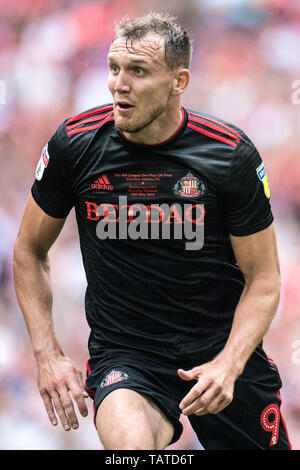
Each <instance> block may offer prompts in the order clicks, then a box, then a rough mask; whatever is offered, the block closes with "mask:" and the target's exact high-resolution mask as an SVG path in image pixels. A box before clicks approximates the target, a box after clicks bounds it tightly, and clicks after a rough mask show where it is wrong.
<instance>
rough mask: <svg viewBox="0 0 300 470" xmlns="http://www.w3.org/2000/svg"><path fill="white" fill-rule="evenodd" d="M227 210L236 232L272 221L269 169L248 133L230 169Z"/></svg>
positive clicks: (245, 232)
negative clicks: (266, 167)
mask: <svg viewBox="0 0 300 470" xmlns="http://www.w3.org/2000/svg"><path fill="white" fill-rule="evenodd" d="M225 214H226V215H225V217H226V224H227V228H228V231H229V233H230V234H232V235H235V236H245V235H251V234H253V233H256V232H259V231H260V230H263V229H265V228H267V227H268V226H269V225H270V224H271V223H272V222H273V214H272V210H271V205H270V189H269V185H268V180H267V174H266V169H265V166H264V163H263V161H262V158H261V156H260V154H259V152H258V151H257V149H256V147H255V146H254V144H253V143H252V142H251V140H250V139H249V138H248V137H247V136H244V137H243V138H242V139H241V141H240V143H239V145H238V146H237V148H236V151H235V154H234V156H233V160H232V163H231V167H230V170H229V175H228V180H227V186H226V192H225Z"/></svg>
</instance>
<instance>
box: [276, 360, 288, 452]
mask: <svg viewBox="0 0 300 470" xmlns="http://www.w3.org/2000/svg"><path fill="white" fill-rule="evenodd" d="M274 364H275V363H274ZM275 365H276V364H275ZM276 367H277V366H276ZM276 395H277V397H278V398H279V400H280V402H282V399H281V395H280V390H278V391H277V392H276ZM280 416H281V421H282V424H283V427H284V430H285V433H286V437H287V440H288V443H289V446H290V449H292V444H291V441H290V438H289V434H288V430H287V427H286V424H285V420H284V417H283V416H282V412H281V410H280Z"/></svg>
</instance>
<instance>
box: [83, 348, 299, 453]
mask: <svg viewBox="0 0 300 470" xmlns="http://www.w3.org/2000/svg"><path fill="white" fill-rule="evenodd" d="M199 361H200V360H199V358H198V359H197V357H196V355H194V357H193V359H192V358H191V359H188V358H186V359H185V362H183V363H180V364H178V363H176V364H175V363H173V362H172V361H170V363H164V362H162V360H161V359H159V360H158V359H155V358H152V357H151V358H150V357H146V356H141V354H140V353H136V355H135V354H134V353H133V352H132V351H129V350H128V351H127V350H115V349H113V350H112V349H111V350H108V349H106V350H101V349H100V348H99V350H97V352H93V354H92V355H91V357H90V359H89V360H88V361H87V378H86V384H85V387H86V390H87V391H88V393H89V395H90V397H91V398H92V399H93V400H94V418H95V416H96V413H97V410H98V407H99V405H100V403H101V402H102V400H103V399H104V398H105V397H106V395H108V394H109V393H110V392H112V391H113V390H116V389H117V388H128V389H131V390H134V391H136V392H139V393H141V394H143V395H146V396H147V397H149V398H150V399H151V400H152V401H153V402H154V403H155V404H156V405H157V406H158V407H159V408H160V410H161V411H162V412H163V413H164V414H165V416H166V417H167V418H168V419H169V421H170V422H171V423H172V424H173V426H174V435H173V439H172V441H171V442H170V444H172V443H174V442H176V441H177V440H178V439H179V438H180V436H181V433H182V430H183V427H182V424H181V422H180V421H179V418H180V413H181V411H180V409H179V403H180V401H181V400H182V399H183V397H184V396H185V395H186V394H187V393H188V392H189V390H190V389H191V388H192V386H193V385H194V384H195V383H196V382H195V381H191V382H187V381H184V380H182V379H180V378H179V376H178V374H177V370H178V368H183V369H185V370H188V369H190V368H192V367H195V366H197V365H200V364H201V362H199ZM202 363H203V361H202ZM281 385H282V384H281V379H280V376H279V373H278V370H277V367H276V365H275V364H274V362H273V361H272V360H270V359H269V358H268V357H267V356H266V354H265V352H264V350H263V349H262V348H261V347H258V348H257V349H256V350H255V351H254V353H253V354H252V356H251V357H250V359H249V361H248V362H247V365H246V367H245V369H244V372H243V374H242V375H241V376H240V377H239V378H238V379H237V381H236V383H235V390H234V398H233V400H232V402H231V403H230V404H229V405H228V406H227V407H226V408H224V410H223V411H221V412H220V413H218V414H206V415H203V416H196V415H191V416H189V417H188V418H189V420H190V423H191V425H192V428H193V430H194V431H195V433H196V434H197V437H198V439H199V441H200V443H201V445H202V446H203V448H204V449H206V450H246V449H249V450H250V449H253V450H255V449H256V450H273V449H274V450H276V449H280V450H290V449H291V444H290V442H289V438H288V434H287V430H286V426H285V423H284V420H283V417H282V414H281V411H280V407H281V397H280V391H279V390H280V388H281Z"/></svg>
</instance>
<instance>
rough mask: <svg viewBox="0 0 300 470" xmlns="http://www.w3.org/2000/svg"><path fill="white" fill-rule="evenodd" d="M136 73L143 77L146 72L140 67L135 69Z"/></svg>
mask: <svg viewBox="0 0 300 470" xmlns="http://www.w3.org/2000/svg"><path fill="white" fill-rule="evenodd" d="M134 72H135V73H136V75H143V73H144V70H143V69H141V68H140V67H135V69H134Z"/></svg>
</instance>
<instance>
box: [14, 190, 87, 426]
mask: <svg viewBox="0 0 300 470" xmlns="http://www.w3.org/2000/svg"><path fill="white" fill-rule="evenodd" d="M64 222H65V218H54V217H50V216H49V215H47V214H46V213H45V212H44V211H43V210H42V209H41V208H40V207H39V206H38V205H37V204H36V202H35V201H34V199H33V197H32V196H31V195H30V196H29V199H28V201H27V205H26V208H25V212H24V216H23V220H22V223H21V227H20V231H19V234H18V237H17V240H16V242H15V247H14V281H15V289H16V294H17V298H18V301H19V304H20V308H21V310H22V313H23V316H24V319H25V322H26V325H27V328H28V331H29V335H30V339H31V342H32V346H33V352H34V355H35V358H36V361H37V367H38V385H39V390H40V393H41V396H42V398H43V401H44V404H45V407H46V410H47V413H48V416H49V419H50V421H51V422H52V424H57V419H56V415H55V411H56V413H57V415H58V416H59V418H60V421H61V423H62V425H63V427H64V428H65V429H66V430H68V429H70V426H73V427H74V428H76V427H78V420H77V417H76V413H75V410H74V406H73V401H72V399H71V397H70V395H69V391H70V392H71V395H72V397H73V398H74V400H75V401H76V403H77V406H78V409H79V411H80V413H81V414H82V415H83V416H86V415H87V411H88V410H87V407H86V404H85V400H84V398H85V397H86V396H87V394H86V393H85V392H84V391H83V379H82V374H81V372H80V371H79V370H78V369H77V368H76V367H75V365H74V364H73V362H72V360H71V359H70V358H68V357H66V356H65V355H64V353H63V351H62V348H61V346H60V345H59V343H58V341H57V339H56V336H55V332H54V326H53V320H52V288H51V281H50V266H49V257H48V251H49V249H50V248H51V246H52V245H53V243H54V242H55V240H56V239H57V237H58V235H59V233H60V231H61V229H62V227H63V225H64Z"/></svg>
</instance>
